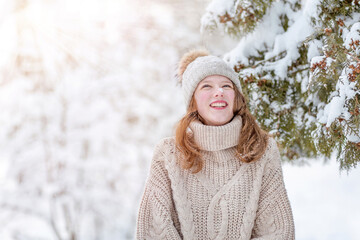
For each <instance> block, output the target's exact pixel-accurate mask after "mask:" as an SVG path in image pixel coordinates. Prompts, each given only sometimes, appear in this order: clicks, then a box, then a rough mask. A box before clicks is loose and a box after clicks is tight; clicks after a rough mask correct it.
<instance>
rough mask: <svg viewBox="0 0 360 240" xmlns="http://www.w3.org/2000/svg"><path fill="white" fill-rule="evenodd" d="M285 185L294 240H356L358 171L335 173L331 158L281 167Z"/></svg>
mask: <svg viewBox="0 0 360 240" xmlns="http://www.w3.org/2000/svg"><path fill="white" fill-rule="evenodd" d="M283 172H284V179H285V185H286V188H287V191H288V195H289V198H290V201H291V205H292V209H293V214H294V219H295V228H296V239H299V240H322V239H323V240H343V239H349V240H355V239H360V232H359V226H358V225H359V223H360V205H359V200H360V188H359V187H358V183H359V182H360V169H359V168H357V169H354V170H352V171H351V172H349V174H347V173H346V172H339V170H338V163H337V162H336V159H335V157H334V158H333V159H332V160H331V161H330V162H329V163H328V164H325V165H324V164H323V162H322V161H320V160H313V161H311V162H310V164H309V165H305V166H301V167H299V166H292V165H290V164H287V163H284V164H283Z"/></svg>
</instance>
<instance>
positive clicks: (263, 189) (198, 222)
mask: <svg viewBox="0 0 360 240" xmlns="http://www.w3.org/2000/svg"><path fill="white" fill-rule="evenodd" d="M241 126H242V122H241V118H240V117H239V116H237V117H235V118H234V119H233V120H232V121H231V122H230V123H228V124H226V125H223V126H219V127H214V126H206V125H203V124H202V123H201V122H198V121H196V122H193V123H191V125H190V129H191V131H192V132H193V136H194V139H195V141H196V143H197V144H198V145H199V146H200V148H201V154H202V157H203V160H204V166H203V168H202V170H201V171H200V172H198V173H196V174H193V173H191V171H189V170H183V169H181V168H180V166H179V161H180V157H181V155H180V153H179V152H178V150H177V149H176V147H175V140H174V138H167V139H164V140H162V141H161V142H160V143H159V144H158V145H157V147H156V149H155V153H154V158H153V161H152V165H151V170H150V175H149V177H148V180H147V183H146V187H145V191H144V194H143V198H142V201H141V205H140V209H139V214H138V220H137V234H136V236H137V239H186V240H190V239H204V240H205V239H206V240H208V239H211V240H215V239H218V240H220V239H221V240H223V239H229V240H230V239H233V240H235V239H241V240H248V239H253V240H255V239H257V240H260V239H261V240H270V239H271V240H292V239H294V222H293V216H292V212H291V207H290V203H289V200H288V197H287V193H286V189H285V186H284V181H283V175H282V170H281V163H280V155H279V151H278V148H277V145H276V142H275V141H274V140H273V139H270V141H269V144H268V146H267V149H266V152H265V154H264V156H263V157H262V158H261V159H259V160H258V161H255V162H251V163H243V162H241V161H239V160H238V159H237V158H236V155H235V153H236V149H235V146H236V145H237V139H239V134H240V130H241Z"/></svg>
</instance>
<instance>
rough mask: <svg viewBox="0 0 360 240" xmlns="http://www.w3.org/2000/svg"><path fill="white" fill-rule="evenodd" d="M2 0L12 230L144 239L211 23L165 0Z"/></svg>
mask: <svg viewBox="0 0 360 240" xmlns="http://www.w3.org/2000/svg"><path fill="white" fill-rule="evenodd" d="M159 2H161V1H159ZM0 4H1V7H0V11H1V13H2V14H0V36H1V38H0V48H1V49H0V50H1V55H0V74H1V77H0V108H1V109H2V113H1V115H0V123H1V131H0V148H1V149H2V150H1V151H0V212H1V214H0V225H1V228H0V239H2V240H13V239H27V240H31V239H49V240H50V239H51V240H52V239H56V240H75V239H86V240H91V239H104V240H106V239H132V238H133V234H134V231H135V218H136V214H137V212H136V210H137V207H138V203H139V201H140V196H141V193H142V189H143V184H144V182H145V179H146V177H147V173H148V166H149V164H150V161H151V155H152V149H153V147H154V146H155V144H156V143H157V142H158V141H159V139H160V138H162V137H165V136H170V135H171V134H172V129H173V126H174V123H175V122H176V120H177V119H179V118H180V116H181V114H182V113H183V111H184V109H182V108H181V106H182V103H181V100H182V99H181V94H177V91H179V89H177V88H176V81H175V79H174V77H173V75H174V69H175V65H176V62H177V60H178V58H179V55H180V53H181V52H183V51H184V50H183V49H184V48H187V47H190V46H193V45H197V43H198V42H196V40H195V39H196V36H198V35H199V34H198V27H199V24H198V25H194V26H191V24H190V21H189V22H187V23H186V24H184V22H181V21H178V18H180V16H178V15H176V14H175V13H176V11H175V8H174V9H173V8H171V7H172V6H171V5H170V4H167V5H166V4H165V3H164V2H162V3H157V2H156V1H143V0H138V1H130V2H129V1H127V0H105V1H99V0H76V1H73V0H60V1H59V0H52V1H44V0H35V1H26V0H17V1H7V0H6V1H0ZM80 10H81V14H79V11H80ZM189 26H191V27H189ZM173 28H177V29H178V31H173ZM164 46H166V47H164ZM169 92H171V93H176V94H169Z"/></svg>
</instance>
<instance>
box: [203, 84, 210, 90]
mask: <svg viewBox="0 0 360 240" xmlns="http://www.w3.org/2000/svg"><path fill="white" fill-rule="evenodd" d="M210 87H211V86H210V85H209V84H204V85H202V86H201V88H202V89H203V88H210Z"/></svg>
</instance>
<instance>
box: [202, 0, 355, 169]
mask: <svg viewBox="0 0 360 240" xmlns="http://www.w3.org/2000/svg"><path fill="white" fill-rule="evenodd" d="M214 1H216V2H219V1H224V2H227V3H228V1H227V0H214ZM302 4H303V5H302ZM233 9H235V11H234V10H232V11H231V10H229V7H228V8H227V11H226V14H220V15H217V17H218V19H217V20H216V19H215V17H214V16H216V12H212V13H211V14H212V15H213V21H212V19H211V18H209V9H208V12H207V13H206V14H205V16H206V18H207V21H204V18H203V27H205V28H206V27H208V26H210V25H211V24H207V23H211V22H214V21H215V22H216V23H217V24H218V25H217V27H219V28H220V29H223V30H224V31H225V32H226V33H228V34H230V35H232V36H237V37H238V39H239V45H238V46H237V47H236V48H234V49H233V50H232V51H231V52H230V53H228V54H227V55H226V56H225V59H226V60H227V61H229V63H230V64H232V65H233V66H234V69H235V70H236V71H237V72H238V73H239V76H240V82H241V84H242V87H243V89H244V94H245V96H246V98H247V100H248V102H249V106H250V109H251V111H252V113H253V114H254V115H255V116H256V117H257V119H258V121H259V123H260V124H261V125H262V127H263V128H264V129H266V130H268V131H269V132H270V133H271V134H273V136H274V137H275V138H276V139H277V140H278V142H279V143H280V150H281V153H282V155H283V156H284V158H285V159H287V160H295V159H299V158H309V157H317V156H324V157H325V158H326V159H327V158H329V157H330V155H331V154H332V153H334V152H336V153H337V154H338V161H339V164H340V168H341V169H346V170H349V169H351V168H353V167H356V165H357V163H358V162H359V161H360V104H359V102H360V1H359V0H338V1H336V0H307V1H301V0H287V1H285V0H283V1H246V0H238V1H234V4H233ZM239 9H240V10H239ZM229 12H232V13H233V14H232V15H231V14H230V13H229ZM242 12H251V13H253V16H251V17H248V16H250V15H246V16H245V17H243V15H242V14H241V13H242ZM214 19H215V20H214ZM224 19H225V20H226V21H225V20H224ZM229 22H230V23H231V24H229ZM269 28H270V29H271V30H272V31H269V30H268V29H269Z"/></svg>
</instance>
